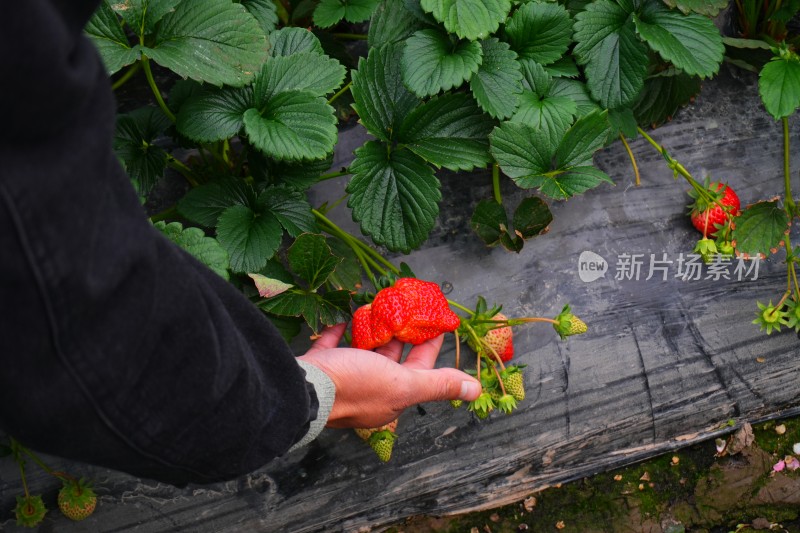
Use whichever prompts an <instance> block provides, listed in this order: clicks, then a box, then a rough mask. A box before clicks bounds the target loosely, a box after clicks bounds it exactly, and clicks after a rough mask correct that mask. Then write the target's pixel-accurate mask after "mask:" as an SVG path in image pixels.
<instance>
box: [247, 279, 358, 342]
mask: <svg viewBox="0 0 800 533" xmlns="http://www.w3.org/2000/svg"><path fill="white" fill-rule="evenodd" d="M258 305H259V307H260V308H261V309H263V310H264V311H267V312H269V313H274V314H276V315H280V316H302V317H303V318H304V319H305V320H306V323H307V324H308V326H309V327H310V328H311V330H312V331H314V332H315V333H316V332H319V329H320V327H319V326H320V323H322V324H325V325H328V326H332V325H334V324H341V323H342V322H347V321H348V320H349V319H350V293H349V292H348V291H330V292H327V293H325V294H324V295H320V294H317V293H313V292H305V291H298V290H293V291H287V292H284V293H282V294H279V295H278V296H275V297H273V298H268V299H266V300H264V301H263V302H260V303H259V304H258Z"/></svg>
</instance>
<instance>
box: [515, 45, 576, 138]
mask: <svg viewBox="0 0 800 533" xmlns="http://www.w3.org/2000/svg"><path fill="white" fill-rule="evenodd" d="M521 63H522V72H523V73H524V76H525V84H526V85H527V86H528V87H529V88H530V89H529V90H528V89H526V90H523V92H522V95H521V96H520V105H519V108H518V109H517V112H516V113H515V114H514V116H513V117H511V121H512V122H520V123H522V124H527V125H528V126H531V127H533V128H534V129H546V130H547V131H548V134H549V135H550V136H551V137H553V138H556V137H557V138H561V136H563V135H564V132H566V131H567V129H568V128H569V127H570V125H571V124H572V121H573V119H574V118H575V115H576V113H577V112H578V106H577V104H576V103H575V101H574V100H572V99H571V98H569V97H567V96H552V95H550V89H551V87H552V85H553V79H552V78H551V77H550V74H548V73H547V72H546V71H545V69H544V67H543V66H542V65H540V64H539V63H537V62H535V61H533V60H531V59H523V60H522V61H521Z"/></svg>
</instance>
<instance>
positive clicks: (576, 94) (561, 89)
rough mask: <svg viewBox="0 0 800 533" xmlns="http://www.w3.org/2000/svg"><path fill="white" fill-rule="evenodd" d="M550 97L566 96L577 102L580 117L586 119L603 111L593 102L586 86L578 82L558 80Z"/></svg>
mask: <svg viewBox="0 0 800 533" xmlns="http://www.w3.org/2000/svg"><path fill="white" fill-rule="evenodd" d="M548 94H549V95H550V96H566V97H567V98H569V99H570V100H572V101H573V102H575V105H576V110H577V113H578V116H579V117H584V116H586V115H588V114H589V113H592V112H593V111H601V108H600V106H599V105H598V104H597V102H595V101H594V100H592V97H591V95H590V94H589V89H587V88H586V84H585V83H583V82H582V81H578V80H569V79H565V78H556V79H554V80H553V85H551V86H550V90H549V91H548Z"/></svg>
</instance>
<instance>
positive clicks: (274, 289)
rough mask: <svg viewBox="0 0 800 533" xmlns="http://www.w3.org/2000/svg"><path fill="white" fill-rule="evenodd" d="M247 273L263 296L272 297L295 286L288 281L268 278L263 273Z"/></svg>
mask: <svg viewBox="0 0 800 533" xmlns="http://www.w3.org/2000/svg"><path fill="white" fill-rule="evenodd" d="M247 275H248V276H249V277H250V279H252V280H253V283H254V284H255V286H256V290H258V294H259V296H261V297H262V298H272V297H273V296H277V295H279V294H281V293H284V292H286V291H288V290H289V289H291V288H292V287H294V285H293V284H291V283H286V282H285V281H281V280H279V279H274V278H268V277H267V276H264V275H263V274H252V273H251V274H247Z"/></svg>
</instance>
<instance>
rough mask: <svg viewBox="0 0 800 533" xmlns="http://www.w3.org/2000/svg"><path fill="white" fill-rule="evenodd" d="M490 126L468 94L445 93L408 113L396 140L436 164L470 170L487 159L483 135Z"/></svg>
mask: <svg viewBox="0 0 800 533" xmlns="http://www.w3.org/2000/svg"><path fill="white" fill-rule="evenodd" d="M494 125H495V123H494V121H493V120H492V119H491V118H490V117H489V116H488V115H486V114H484V113H483V112H482V111H481V110H480V108H478V106H477V105H476V104H475V101H474V100H473V99H472V98H470V97H469V95H468V94H464V93H457V94H446V95H443V96H440V97H433V98H431V99H430V100H429V101H428V102H426V103H425V104H423V105H421V106H419V107H418V108H417V109H415V110H414V111H413V112H412V113H410V114H409V115H408V117H407V118H406V120H405V121H403V124H402V126H401V128H400V131H399V132H398V141H399V142H400V143H402V144H404V145H405V146H407V147H408V148H409V149H410V150H411V151H412V152H414V153H415V154H417V155H419V156H420V157H422V158H423V159H425V160H426V161H428V162H429V163H433V164H434V165H436V166H437V167H445V168H448V169H450V170H472V169H473V168H475V167H485V166H486V165H487V164H489V162H490V161H491V156H490V155H489V141H488V139H487V136H488V135H489V133H490V132H491V131H492V129H493V128H494Z"/></svg>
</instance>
